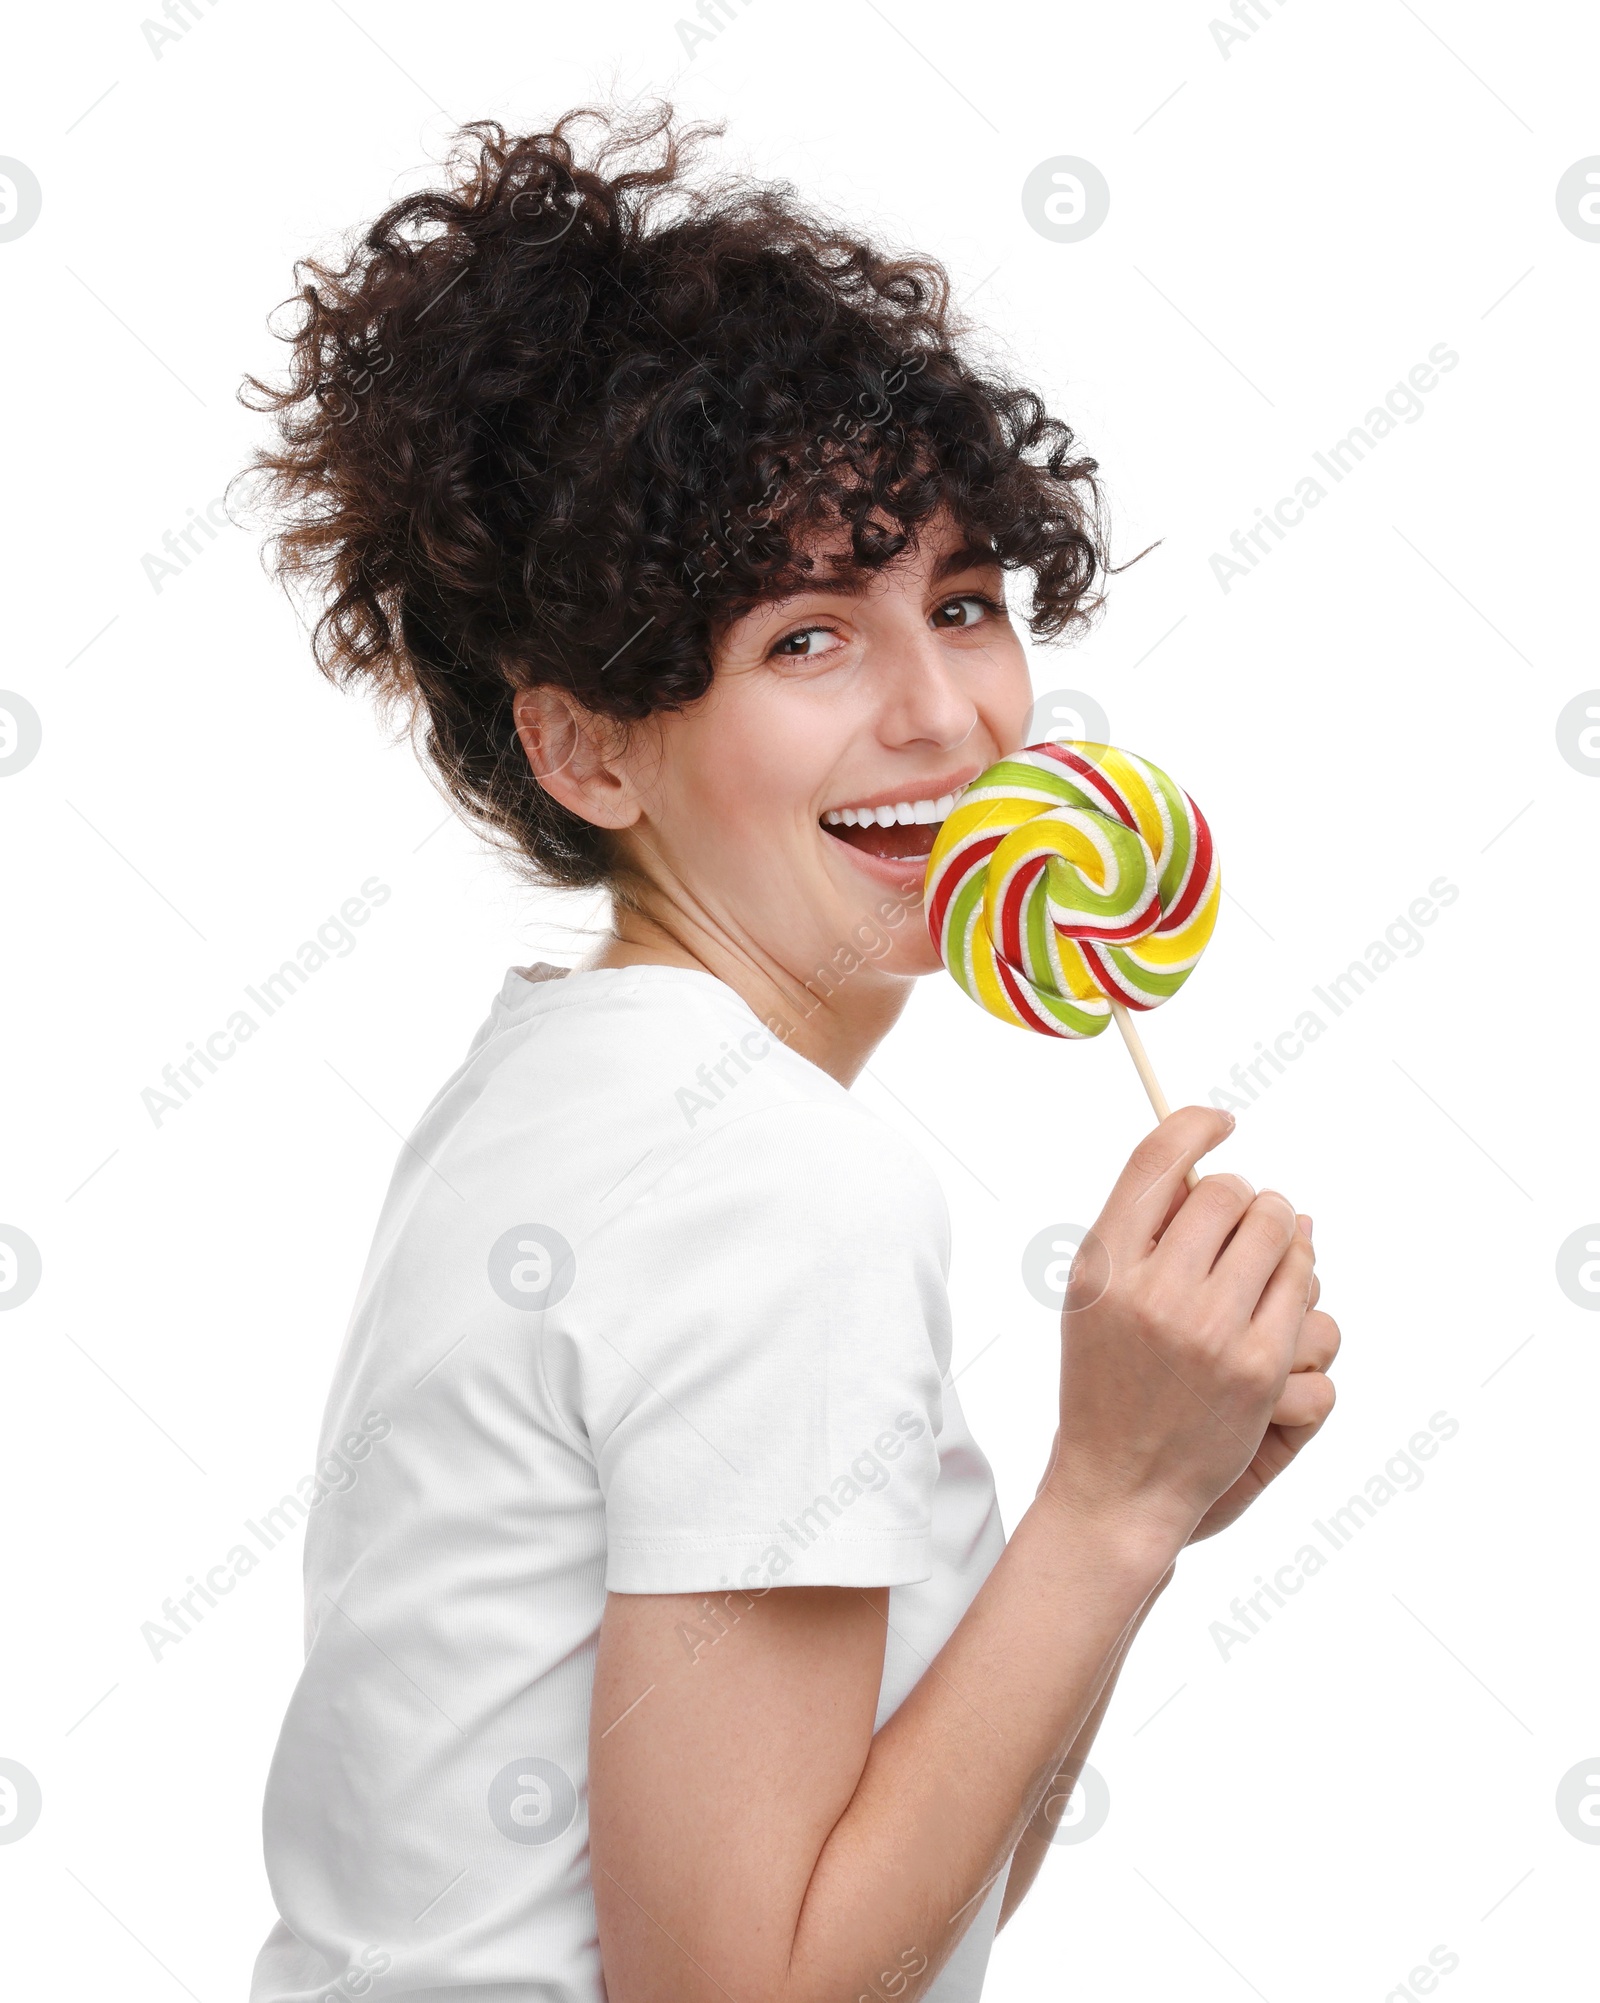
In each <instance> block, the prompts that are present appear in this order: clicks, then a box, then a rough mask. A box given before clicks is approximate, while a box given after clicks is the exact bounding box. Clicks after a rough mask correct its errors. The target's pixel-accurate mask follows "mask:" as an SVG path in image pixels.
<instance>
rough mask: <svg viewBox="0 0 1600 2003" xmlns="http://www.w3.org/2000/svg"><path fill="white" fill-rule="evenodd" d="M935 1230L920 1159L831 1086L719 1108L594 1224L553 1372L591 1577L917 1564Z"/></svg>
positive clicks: (652, 1587)
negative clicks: (597, 1493) (594, 1565)
mask: <svg viewBox="0 0 1600 2003" xmlns="http://www.w3.org/2000/svg"><path fill="white" fill-rule="evenodd" d="M948 1229H949V1226H948V1217H947V1214H946V1211H945V1207H944V1199H943V1195H942V1192H941V1191H940V1190H939V1188H938V1185H937V1183H936V1182H935V1181H934V1179H933V1177H932V1175H931V1174H930V1173H929V1171H928V1169H927V1167H926V1165H925V1164H924V1163H923V1162H922V1161H921V1159H920V1158H919V1157H918V1156H917V1155H916V1154H915V1152H914V1151H913V1150H911V1149H910V1148H908V1147H907V1146H906V1144H905V1143H904V1142H902V1141H901V1140H900V1138H899V1136H898V1135H896V1134H895V1133H894V1132H893V1131H892V1130H891V1129H890V1128H888V1127H886V1126H884V1125H883V1123H882V1122H881V1121H878V1120H877V1119H875V1118H874V1117H873V1116H872V1115H871V1114H869V1113H866V1112H864V1111H863V1110H862V1109H860V1108H858V1107H856V1106H854V1105H853V1104H851V1103H849V1102H848V1101H843V1100H841V1101H839V1102H826V1101H824V1102H813V1101H797V1102H792V1103H790V1102H780V1103H778V1104H776V1105H767V1106H764V1107H761V1108H759V1109H756V1110H753V1111H752V1112H751V1113H749V1114H748V1115H746V1116H745V1117H742V1118H737V1119H733V1120H731V1121H728V1122H726V1123H725V1124H723V1125H721V1126H719V1127H718V1128H717V1129H716V1130H715V1131H714V1132H712V1133H709V1134H707V1135H705V1136H704V1137H703V1138H702V1139H700V1140H698V1141H696V1142H695V1144H694V1145H692V1146H690V1147H688V1148H686V1149H685V1150H684V1151H683V1153H682V1155H681V1156H680V1157H679V1158H678V1159H677V1160H676V1161H674V1162H673V1163H672V1164H671V1165H670V1166H669V1167H667V1168H666V1169H665V1171H664V1172H663V1173H661V1174H660V1175H659V1176H658V1177H657V1178H656V1179H655V1180H654V1181H653V1182H649V1183H648V1184H647V1186H646V1187H644V1188H643V1189H642V1190H641V1191H640V1192H639V1194H638V1195H637V1196H636V1197H634V1198H633V1199H632V1200H631V1201H630V1202H628V1203H627V1204H626V1205H625V1206H624V1207H622V1208H621V1209H620V1210H619V1212H618V1213H617V1215H616V1216H615V1217H613V1218H611V1219H609V1220H608V1221H607V1222H606V1224H605V1225H604V1226H603V1227H602V1228H600V1229H599V1230H597V1231H596V1233H595V1234H594V1237H593V1239H592V1240H591V1241H590V1242H589V1243H588V1244H587V1245H586V1246H585V1247H584V1248H583V1251H582V1252H581V1253H580V1257H579V1273H580V1283H579V1284H578V1285H577V1286H576V1287H575V1288H574V1291H573V1296H572V1300H571V1308H572V1313H571V1315H570V1316H569V1317H568V1318H567V1322H566V1340H567V1341H568V1342H569V1343H570V1354H569V1357H568V1365H569V1369H568V1373H567V1375H568V1382H569V1383H570V1384H571V1385H572V1387H573V1390H574V1393H575V1396H576V1400H577V1404H578V1407H579V1410H578V1412H577V1413H576V1415H575V1416H576V1419H577V1423H578V1426H579V1427H580V1428H581V1430H582V1432H583V1433H584V1434H585V1435H586V1436H587V1439H588V1442H589V1445H590V1448H591V1451H592V1452H593V1454H594V1456H595V1463H596V1467H597V1469H598V1473H599V1479H600V1487H601V1491H602V1494H603V1496H604V1502H605V1517H606V1578H605V1583H606V1586H607V1588H608V1589H609V1590H610V1591H612V1592H622V1593H679V1592H702V1591H705V1592H711V1591H715V1590H717V1589H718V1588H730V1587H744V1588H746V1589H760V1588H763V1587H766V1586H769V1585H846V1586H893V1585H904V1584H910V1583H912V1582H914V1581H917V1580H921V1579H926V1578H928V1577H929V1576H930V1575H931V1571H932V1557H931V1530H932V1507H933V1489H934V1484H935V1481H936V1479H937V1476H938V1468H939V1459H938V1433H939V1428H940V1420H941V1413H940V1386H941V1382H942V1378H943V1374H944V1371H945V1369H946V1367H947V1365H948V1361H949V1353H950V1329H949V1300H948V1293H947V1289H946V1268H947V1263H948ZM591 1275H594V1276H596V1277H595V1282H594V1284H593V1285H589V1284H587V1282H588V1280H589V1278H590V1276H591Z"/></svg>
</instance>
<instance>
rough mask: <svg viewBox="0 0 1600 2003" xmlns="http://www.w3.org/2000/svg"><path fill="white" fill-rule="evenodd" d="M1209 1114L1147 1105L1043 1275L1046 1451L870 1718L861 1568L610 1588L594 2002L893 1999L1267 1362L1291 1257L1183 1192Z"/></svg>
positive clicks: (1218, 1205) (1304, 1268) (876, 1609)
mask: <svg viewBox="0 0 1600 2003" xmlns="http://www.w3.org/2000/svg"><path fill="white" fill-rule="evenodd" d="M1226 1131H1227V1125H1226V1124H1225V1123H1224V1121H1223V1119H1222V1118H1221V1117H1220V1116H1218V1115H1216V1114H1212V1113H1208V1112H1204V1111H1202V1110H1200V1109H1197V1108H1191V1109H1187V1110H1186V1111H1185V1112H1183V1113H1179V1114H1177V1115H1174V1116H1173V1118H1172V1119H1171V1120H1169V1121H1167V1122H1165V1123H1163V1125H1162V1127H1161V1128H1159V1129H1157V1131H1156V1133H1155V1134H1153V1135H1152V1136H1151V1137H1150V1138H1149V1140H1147V1141H1146V1142H1145V1143H1144V1145H1143V1146H1142V1147H1141V1148H1140V1149H1139V1150H1138V1151H1137V1152H1136V1154H1135V1156H1134V1158H1133V1160H1132V1161H1131V1162H1130V1163H1129V1166H1128V1168H1127V1170H1126V1171H1125V1172H1124V1175H1123V1177H1122V1178H1121V1180H1120V1181H1119V1182H1118V1185H1117V1188H1116V1190H1115V1191H1113V1193H1112V1197H1111V1199H1110V1200H1109V1202H1108V1203H1107V1206H1106V1209H1105V1210H1104V1211H1103V1212H1102V1214H1101V1218H1100V1220H1099V1222H1098V1224H1097V1226H1096V1233H1095V1245H1096V1248H1097V1254H1098V1256H1099V1257H1100V1260H1101V1264H1102V1266H1103V1271H1099V1272H1090V1273H1088V1274H1087V1275H1086V1276H1084V1277H1083V1278H1082V1279H1078V1278H1075V1284H1074V1291H1069V1297H1068V1313H1067V1314H1066V1315H1065V1316H1064V1318H1063V1328H1064V1335H1063V1358H1062V1383H1061V1433H1060V1445H1059V1451H1058V1453H1057V1455H1056V1456H1055V1460H1054V1463H1053V1465H1052V1468H1051V1471H1050V1473H1049V1475H1048V1476H1047V1478H1046V1481H1045V1484H1044V1486H1043V1487H1042V1489H1041V1491H1040V1493H1039V1495H1038V1497H1037V1498H1036V1500H1035V1501H1034V1503H1033V1504H1032V1506H1031V1507H1030V1508H1029V1510H1028V1511H1027V1513H1026V1514H1025V1515H1024V1517H1023V1518H1022V1520H1021V1521H1020V1523H1019V1524H1018V1525H1017V1527H1016V1530H1015V1531H1014V1533H1013V1535H1012V1537H1011V1539H1010V1542H1009V1543H1008V1544H1007V1546H1006V1549H1005V1551H1004V1552H1003V1553H1002V1555H1001V1557H1000V1560H999V1562H998V1563H997V1564H996V1565H995V1567H994V1569H993V1571H992V1572H991V1573H990V1575H989V1577H988V1579H987V1580H986V1581H985V1583H984V1585H983V1587H982V1589H981V1590H980V1591H979V1593H978V1595H977V1597H976V1598H975V1599H974V1601H973V1603H972V1605H971V1607H970V1608H969V1609H968V1611H967V1613H966V1614H965V1616H964V1617H963V1619H962V1620H961V1622H960V1624H959V1626H958V1627H957V1628H956V1630H955V1632H954V1633H953V1634H952V1635H951V1636H950V1638H949V1640H948V1641H947V1642H946V1643H945V1645H944V1647H943V1648H942V1649H941V1650H940V1651H939V1653H938V1655H937V1656H936V1657H935V1659H934V1661H933V1662H932V1663H931V1664H930V1665H929V1667H928V1669H927V1670H926V1671H925V1672H924V1674H923V1676H922V1678H921V1680H920V1681H919V1682H918V1683H917V1685H916V1687H915V1688H914V1689H913V1690H912V1691H911V1693H910V1695H909V1696H908V1697H907V1698H906V1700H905V1701H904V1703H902V1704H901V1705H900V1707H899V1709H898V1710H896V1711H895V1713H894V1714H893V1716H892V1717H890V1718H889V1719H888V1720H887V1721H886V1723H885V1724H884V1726H883V1728H882V1730H881V1731H878V1732H876V1733H874V1731H873V1725H874V1721H875V1716H876V1709H877V1703H878V1695H879V1687H880V1681H881V1676H882V1666H883V1655H884V1641H885V1621H886V1618H887V1609H888V1597H889V1596H888V1591H887V1589H886V1588H883V1589H868V1590H861V1589H848V1588H842V1587H807V1588H781V1587H780V1588H776V1589H773V1590H769V1591H767V1592H766V1593H765V1594H764V1595H763V1596H762V1597H761V1598H759V1599H757V1598H754V1597H753V1596H751V1595H749V1594H744V1593H738V1592H733V1593H723V1594H718V1595H716V1596H715V1597H714V1598H712V1599H702V1598H701V1597H699V1596H688V1595H672V1596H663V1595H631V1594H623V1595H613V1596H612V1597H611V1599H610V1600H609V1601H608V1604H607V1609H606V1614H605V1618H604V1622H603V1624H602V1629H601V1639H600V1650H599V1658H598V1661H597V1665H596V1683H595V1693H594V1702H593V1712H592V1719H593V1723H592V1730H591V1767H590V1829H591V1844H592V1852H591V1854H592V1865H593V1881H594V1889H595V1898H596V1904H597V1908H598V1917H599V1927H600V1940H601V1949H602V1956H603V1961H604V1966H605V1975H606V1983H607V1992H608V1994H609V1995H610V1997H611V1999H612V2003H702V1999H703V2003H713V1999H727V1998H730V1997H731V1998H735V1999H738V2003H753V2000H754V1999H760V2003H847V1999H853V1998H856V1997H860V1996H862V1995H864V1994H867V1993H869V1992H871V1991H873V1990H875V1991H876V1992H877V1993H878V1994H879V1995H885V1996H888V1997H891V1998H897V1999H898V1998H901V1997H912V1996H915V1995H916V1994H918V1993H919V1992H920V1991H921V1990H922V1989H923V1988H924V1987H925V1985H926V1983H927V1981H928V1980H930V1979H931V1976H932V1974H933V1973H934V1972H935V1971H936V1970H937V1969H938V1968H939V1967H940V1966H941V1965H942V1964H943V1962H944V1961H945V1960H946V1959H947V1958H948V1956H949V1954H950V1952H951V1951H952V1949H953V1948H954V1946H955V1944H956V1942H957V1941H958V1940H959V1939H960V1937H961V1934H962V1933H963V1931H964V1930H965V1928H966V1927H967V1925H968V1924H970V1922H971V1920H972V1917H973V1915H974V1914H975V1913H976V1911H977V1910H978V1908H979V1907H980V1906H981V1904H982V1902H983V1899H984V1897H985V1895H986V1894H987V1892H988V1890H989V1888H990V1887H991V1886H992V1884H993V1883H994V1881H995V1880H996V1879H997V1878H998V1877H999V1875H1000V1874H1001V1873H1002V1872H1003V1871H1005V1870H1006V1869H1007V1867H1008V1864H1009V1862H1010V1859H1011V1857H1012V1854H1013V1852H1014V1851H1015V1850H1016V1848H1017V1845H1018V1843H1019V1841H1020V1840H1021V1838H1022V1836H1023V1833H1024V1831H1025V1829H1026V1828H1027V1826H1028V1824H1029V1822H1030V1820H1031V1819H1032V1818H1033V1816H1034V1814H1035V1812H1036V1810H1037V1809H1038V1807H1039V1805H1040V1803H1041V1801H1042V1800H1043V1798H1044V1796H1045V1794H1046V1792H1047V1790H1048V1789H1049V1788H1050V1787H1051V1785H1052V1783H1053V1780H1054V1777H1055V1775H1056V1773H1057V1771H1058V1770H1059V1768H1060V1766H1061V1751H1062V1748H1063V1747H1067V1746H1073V1745H1075V1743H1076V1742H1077V1740H1078V1738H1079V1736H1080V1735H1081V1734H1082V1733H1084V1731H1085V1729H1086V1727H1087V1726H1088V1724H1089V1722H1090V1718H1091V1714H1092V1713H1093V1712H1094V1711H1095V1707H1096V1705H1097V1704H1098V1703H1099V1702H1100V1701H1101V1699H1102V1697H1103V1695H1104V1693H1105V1690H1106V1685H1107V1680H1108V1678H1109V1676H1110V1674H1111V1671H1112V1668H1113V1666H1114V1664H1115V1662H1116V1661H1117V1659H1118V1658H1119V1655H1120V1653H1121V1651H1122V1650H1123V1648H1124V1647H1125V1645H1126V1642H1127V1641H1128V1639H1129V1637H1130V1635H1131V1631H1132V1629H1133V1627H1134V1625H1135V1624H1136V1622H1137V1620H1138V1618H1139V1617H1140V1614H1141V1612H1142V1610H1143V1608H1144V1607H1145V1606H1146V1604H1147V1602H1148V1601H1149V1600H1150V1598H1151V1596H1152V1595H1153V1593H1154V1592H1155V1590H1156V1589H1157V1587H1158V1585H1159V1583H1160V1582H1161V1581H1162V1579H1163V1578H1164V1576H1165V1575H1166V1573H1167V1572H1168V1570H1169V1569H1170V1567H1171V1566H1172V1564H1173V1562H1174V1560H1175V1558H1176V1556H1177V1553H1178V1551H1179V1550H1180V1549H1181V1547H1182V1545H1183V1543H1184V1542H1185V1540H1186V1539H1187V1538H1188V1536H1189V1535H1190V1533H1191V1532H1192V1531H1193V1529H1194V1528H1195V1526H1196V1525H1197V1524H1198V1523H1199V1522H1200V1520H1201V1519H1202V1518H1203V1516H1204V1515H1205V1513H1206V1512H1207V1510H1208V1509H1210V1508H1211V1506H1212V1504H1213V1503H1214V1502H1215V1500H1216V1498H1217V1497H1219V1496H1221V1495H1223V1494H1225V1493H1227V1492H1230V1490H1231V1488H1232V1487H1234V1486H1236V1485H1237V1484H1238V1483H1239V1482H1240V1481H1241V1479H1242V1478H1243V1474H1244V1470H1245V1469H1246V1467H1247V1466H1248V1465H1249V1463H1250V1462H1251V1461H1252V1459H1253V1458H1254V1456H1255V1454H1256V1449H1257V1447H1258V1446H1259V1444H1260V1442H1261V1441H1262V1438H1263V1434H1264V1432H1265V1429H1266V1426H1267V1422H1268V1419H1269V1416H1270V1414H1271V1412H1272V1410H1273V1407H1274V1404H1275V1403H1276V1401H1277V1399H1278V1397H1279V1395H1280V1393H1281V1392H1282V1389H1283V1384H1284V1381H1285V1378H1286V1377H1287V1375H1288V1372H1289V1370H1290V1368H1291V1364H1292V1362H1293V1361H1294V1358H1295V1350H1296V1344H1297V1342H1298V1341H1299V1339H1300V1334H1301V1324H1302V1322H1303V1320H1304V1319H1305V1318H1306V1315H1305V1310H1306V1301H1307V1294H1308V1290H1309V1285H1310V1280H1311V1269H1312V1254H1311V1249H1310V1244H1309V1240H1307V1239H1306V1238H1304V1237H1299V1236H1297V1235H1296V1232H1295V1220H1294V1215H1293V1212H1292V1210H1291V1208H1290V1206H1289V1205H1288V1204H1287V1203H1286V1202H1285V1201H1284V1199H1283V1198H1281V1197H1276V1198H1274V1197H1260V1198H1257V1197H1255V1196H1254V1193H1253V1192H1252V1191H1251V1190H1250V1189H1249V1186H1248V1185H1247V1184H1244V1183H1242V1182H1240V1181H1239V1180H1238V1179H1237V1178H1233V1177H1225V1176H1224V1177H1208V1178H1206V1179H1205V1180H1204V1181H1202V1182H1201V1183H1200V1185H1199V1186H1198V1189H1197V1190H1196V1192H1195V1193H1194V1194H1193V1195H1192V1196H1189V1197H1188V1198H1187V1199H1185V1195H1184V1190H1183V1186H1182V1183H1183V1175H1184V1172H1185V1171H1186V1170H1187V1168H1188V1167H1189V1166H1190V1164H1191V1163H1192V1162H1193V1161H1195V1160H1196V1159H1197V1158H1198V1157H1199V1156H1200V1155H1201V1154H1203V1153H1205V1152H1206V1150H1207V1149H1209V1148H1210V1147H1212V1146H1214V1145H1215V1144H1216V1143H1217V1141H1218V1140H1220V1139H1221V1138H1222V1137H1223V1135H1224V1133H1225V1132H1226ZM1094 1263H1095V1261H1094V1260H1093V1259H1091V1260H1090V1261H1089V1264H1090V1265H1091V1266H1093V1265H1094ZM1080 1302H1081V1304H1080ZM1324 1382H1325V1380H1324ZM1329 1395H1330V1402H1331V1393H1330V1394H1329Z"/></svg>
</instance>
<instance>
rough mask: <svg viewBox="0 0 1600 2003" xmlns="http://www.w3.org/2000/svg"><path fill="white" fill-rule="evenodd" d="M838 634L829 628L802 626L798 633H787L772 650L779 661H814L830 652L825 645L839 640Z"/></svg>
mask: <svg viewBox="0 0 1600 2003" xmlns="http://www.w3.org/2000/svg"><path fill="white" fill-rule="evenodd" d="M837 637H838V636H837V634H835V633H834V631H833V629H832V628H831V627H828V626H802V627H800V628H799V630H798V631H796V632H793V633H785V634H784V636H783V638H782V639H781V640H779V641H778V642H777V643H776V645H775V646H774V647H773V648H772V649H771V652H772V655H773V657H774V658H775V659H777V660H783V661H803V660H807V659H812V658H814V657H815V656H816V655H818V654H823V653H826V652H827V651H828V648H827V646H826V645H825V644H824V643H825V642H827V641H831V640H835V639H837Z"/></svg>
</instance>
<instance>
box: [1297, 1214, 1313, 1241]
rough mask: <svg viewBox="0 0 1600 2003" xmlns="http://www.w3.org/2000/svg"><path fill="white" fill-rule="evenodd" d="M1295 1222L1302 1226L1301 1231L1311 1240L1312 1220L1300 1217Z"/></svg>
mask: <svg viewBox="0 0 1600 2003" xmlns="http://www.w3.org/2000/svg"><path fill="white" fill-rule="evenodd" d="M1295 1222H1296V1223H1297V1224H1298V1225H1299V1226H1300V1229H1301V1230H1302V1231H1303V1232H1304V1233H1305V1235H1306V1236H1307V1237H1308V1238H1309V1237H1310V1236H1311V1219H1310V1218H1309V1217H1306V1216H1300V1217H1297V1218H1296V1219H1295Z"/></svg>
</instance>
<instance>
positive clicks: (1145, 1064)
mask: <svg viewBox="0 0 1600 2003" xmlns="http://www.w3.org/2000/svg"><path fill="white" fill-rule="evenodd" d="M1111 1013H1112V1014H1113V1015H1114V1016H1115V1017H1116V1019H1117V1027H1118V1029H1120V1030H1121V1031H1122V1040H1123V1042H1124V1043H1125V1044H1126V1045H1127V1046H1128V1055H1129V1056H1130V1057H1131V1058H1132V1059H1133V1068H1134V1070H1135V1071H1137V1072H1138V1074H1139V1083H1140V1084H1141V1085H1142V1086H1143V1087H1144V1089H1145V1093H1146V1095H1147V1097H1148V1098H1149V1101H1150V1103H1151V1105H1152V1106H1153V1107H1154V1108H1155V1113H1156V1118H1157V1119H1158V1120H1164V1119H1166V1118H1167V1117H1168V1116H1169V1115H1170V1113H1171V1111H1172V1108H1171V1107H1170V1106H1169V1105H1168V1104H1167V1095H1166V1093H1165V1092H1163V1091H1162V1089H1161V1080H1160V1079H1159V1078H1158V1077H1157V1076H1156V1074H1155V1069H1154V1067H1153V1066H1152V1064H1151V1062H1150V1059H1149V1058H1148V1057H1147V1056H1146V1055H1145V1048H1144V1045H1143V1044H1142V1043H1141V1042H1140V1041H1139V1032H1138V1030H1136V1029H1135V1028H1134V1026H1133V1017H1132V1016H1130V1015H1129V1013H1128V1011H1127V1010H1126V1009H1125V1008H1124V1007H1123V1006H1122V1004H1121V1002H1115V1001H1114V1002H1113V1003H1112V1004H1111ZM1199 1180H1200V1178H1199V1176H1198V1175H1196V1174H1195V1172H1194V1170H1193V1169H1190V1171H1189V1173H1188V1174H1187V1175H1186V1176H1185V1177H1184V1178H1183V1181H1184V1187H1185V1188H1186V1189H1193V1188H1194V1186H1195V1184H1196V1183H1197V1182H1198V1181H1199Z"/></svg>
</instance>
